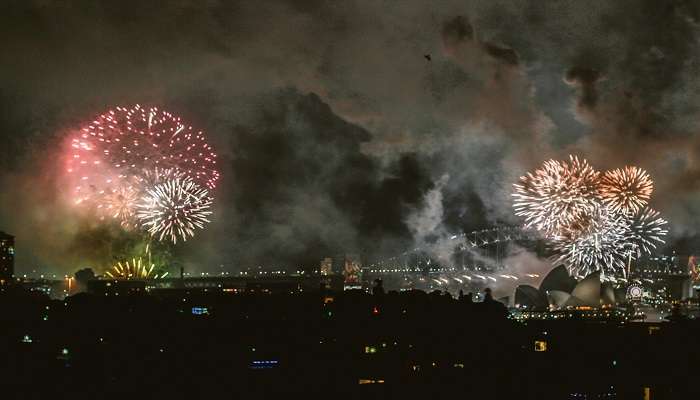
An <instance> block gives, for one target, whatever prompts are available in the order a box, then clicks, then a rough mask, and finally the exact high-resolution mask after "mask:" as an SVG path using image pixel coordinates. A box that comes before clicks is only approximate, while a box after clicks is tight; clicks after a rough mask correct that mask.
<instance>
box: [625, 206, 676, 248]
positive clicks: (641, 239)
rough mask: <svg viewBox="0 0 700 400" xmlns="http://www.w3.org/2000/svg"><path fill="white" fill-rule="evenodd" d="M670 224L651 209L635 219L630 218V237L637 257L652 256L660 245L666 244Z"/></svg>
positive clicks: (645, 210) (642, 212) (639, 214)
mask: <svg viewBox="0 0 700 400" xmlns="http://www.w3.org/2000/svg"><path fill="white" fill-rule="evenodd" d="M667 223H668V222H667V221H666V220H665V219H663V218H661V217H660V216H659V213H658V212H657V211H655V210H652V209H651V208H646V209H644V210H642V211H640V212H639V213H638V214H637V215H635V216H634V217H629V227H630V236H631V239H632V240H631V241H632V243H633V247H634V249H635V252H636V253H637V255H638V256H639V255H641V254H643V253H645V254H650V253H651V252H652V250H653V249H656V246H657V245H658V244H663V243H665V242H664V240H663V239H662V237H663V236H666V234H668V230H667V229H666V224H667Z"/></svg>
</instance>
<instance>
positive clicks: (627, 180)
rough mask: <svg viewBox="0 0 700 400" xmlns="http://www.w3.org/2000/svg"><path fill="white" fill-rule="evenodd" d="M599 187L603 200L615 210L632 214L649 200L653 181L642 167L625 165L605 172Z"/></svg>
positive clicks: (652, 189)
mask: <svg viewBox="0 0 700 400" xmlns="http://www.w3.org/2000/svg"><path fill="white" fill-rule="evenodd" d="M600 189H601V190H600V193H601V197H602V199H603V202H604V203H605V204H607V205H608V206H609V207H610V208H612V209H613V210H614V211H615V212H623V213H628V214H634V213H637V212H639V211H640V210H641V209H642V208H643V207H644V206H645V205H646V204H647V203H648V202H649V199H650V198H651V193H652V192H653V191H654V183H653V182H652V180H651V178H650V177H649V174H647V172H646V171H644V170H643V169H641V168H637V167H630V166H627V167H625V168H622V169H614V170H611V171H607V172H605V173H604V174H603V177H602V178H601V181H600Z"/></svg>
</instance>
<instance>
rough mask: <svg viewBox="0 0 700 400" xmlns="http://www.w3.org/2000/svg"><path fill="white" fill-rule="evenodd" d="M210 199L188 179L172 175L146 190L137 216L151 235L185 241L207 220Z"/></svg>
mask: <svg viewBox="0 0 700 400" xmlns="http://www.w3.org/2000/svg"><path fill="white" fill-rule="evenodd" d="M211 204H212V199H211V198H210V197H209V193H208V191H207V190H206V189H204V188H202V187H200V186H198V185H197V184H196V183H194V182H193V181H192V180H191V179H190V178H184V179H182V178H175V179H171V180H169V181H167V182H165V183H162V184H159V185H156V186H155V187H154V188H152V189H148V190H147V194H146V196H144V198H143V199H142V201H141V202H140V203H139V204H138V205H137V208H138V212H137V214H136V215H137V218H138V219H139V221H140V224H141V226H142V227H144V228H145V229H146V230H148V232H149V233H150V234H151V236H153V237H157V238H158V240H164V239H168V240H170V241H172V242H173V243H177V241H178V239H180V240H183V241H186V240H187V238H188V237H192V236H194V234H195V230H196V229H198V228H199V229H202V228H204V225H205V224H206V223H208V222H209V219H208V216H209V215H210V214H211V211H210V207H211Z"/></svg>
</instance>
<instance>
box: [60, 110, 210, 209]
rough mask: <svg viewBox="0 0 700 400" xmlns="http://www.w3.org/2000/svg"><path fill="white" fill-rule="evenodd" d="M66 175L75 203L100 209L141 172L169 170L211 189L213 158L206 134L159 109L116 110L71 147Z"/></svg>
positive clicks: (91, 125)
mask: <svg viewBox="0 0 700 400" xmlns="http://www.w3.org/2000/svg"><path fill="white" fill-rule="evenodd" d="M70 150H71V151H70V154H69V156H68V160H67V172H68V175H69V177H70V178H71V181H72V182H73V198H74V202H75V203H76V204H83V203H88V204H93V205H94V206H95V207H104V202H105V200H106V198H107V197H109V196H110V195H111V194H112V193H114V192H115V191H117V190H118V188H119V187H121V186H125V185H128V184H131V183H132V182H141V181H142V180H143V179H144V178H143V176H144V175H145V172H144V171H155V170H156V169H160V170H172V171H177V172H178V173H182V174H184V175H186V176H188V177H190V178H191V179H192V180H193V181H194V182H195V183H197V184H198V185H200V186H202V187H207V188H209V189H213V188H214V187H215V186H216V183H217V181H218V179H219V172H218V171H217V170H216V154H215V153H214V151H213V150H212V147H211V146H210V145H209V143H207V141H206V139H205V137H204V134H203V133H202V132H200V131H195V130H193V129H192V127H190V126H187V125H185V124H184V123H183V122H182V121H181V119H180V118H178V117H175V116H173V115H172V114H169V113H167V112H165V111H161V110H159V109H157V108H145V107H141V106H139V105H137V106H135V107H133V108H122V107H117V108H116V109H114V110H110V111H108V112H107V113H105V114H102V115H100V116H99V117H97V118H96V119H95V120H94V121H92V122H90V123H88V124H86V125H85V126H84V127H83V128H81V129H80V131H79V132H78V133H77V134H76V136H75V137H74V138H73V139H72V140H71V143H70Z"/></svg>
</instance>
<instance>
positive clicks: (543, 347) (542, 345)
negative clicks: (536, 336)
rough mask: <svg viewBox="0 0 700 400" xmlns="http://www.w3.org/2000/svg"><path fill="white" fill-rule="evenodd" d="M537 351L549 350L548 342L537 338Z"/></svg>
mask: <svg viewBox="0 0 700 400" xmlns="http://www.w3.org/2000/svg"><path fill="white" fill-rule="evenodd" d="M535 351H547V342H545V341H544V340H535Z"/></svg>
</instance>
